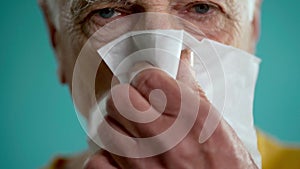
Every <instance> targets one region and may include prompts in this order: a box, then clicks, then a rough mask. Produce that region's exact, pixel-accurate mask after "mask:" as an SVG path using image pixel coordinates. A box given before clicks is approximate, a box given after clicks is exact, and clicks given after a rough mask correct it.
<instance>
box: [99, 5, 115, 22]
mask: <svg viewBox="0 0 300 169" xmlns="http://www.w3.org/2000/svg"><path fill="white" fill-rule="evenodd" d="M98 15H99V16H100V17H102V18H104V19H109V18H112V17H114V16H117V15H118V12H116V11H115V9H114V8H103V9H100V10H99V11H98Z"/></svg>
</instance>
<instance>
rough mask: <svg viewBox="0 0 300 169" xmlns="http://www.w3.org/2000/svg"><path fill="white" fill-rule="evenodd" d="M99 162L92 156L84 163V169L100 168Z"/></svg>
mask: <svg viewBox="0 0 300 169" xmlns="http://www.w3.org/2000/svg"><path fill="white" fill-rule="evenodd" d="M100 166H101V164H99V163H98V160H97V158H96V156H92V157H90V158H89V159H87V161H86V162H85V164H84V167H83V168H84V169H101V167H100Z"/></svg>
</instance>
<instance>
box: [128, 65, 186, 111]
mask: <svg viewBox="0 0 300 169" xmlns="http://www.w3.org/2000/svg"><path fill="white" fill-rule="evenodd" d="M131 85H132V86H133V87H134V88H135V89H136V90H137V91H138V92H139V93H140V94H141V95H142V96H143V97H144V98H145V99H146V100H147V101H148V102H149V103H151V105H152V106H153V107H154V108H155V109H157V110H158V111H161V110H162V108H164V114H165V115H170V116H176V115H177V114H178V112H179V109H180V103H181V97H180V89H179V86H178V84H177V81H176V80H175V79H173V78H172V77H171V76H169V75H168V74H167V73H165V72H164V71H162V70H159V69H157V68H150V69H146V70H143V71H140V72H139V73H138V74H137V75H136V76H135V77H134V78H133V80H132V82H131Z"/></svg>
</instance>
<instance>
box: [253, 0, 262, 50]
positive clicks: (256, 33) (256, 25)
mask: <svg viewBox="0 0 300 169" xmlns="http://www.w3.org/2000/svg"><path fill="white" fill-rule="evenodd" d="M255 1H256V2H255V9H254V16H253V20H252V44H253V47H252V48H253V49H255V46H256V44H257V41H258V40H259V38H260V32H261V30H260V29H261V28H260V27H261V3H262V0H255Z"/></svg>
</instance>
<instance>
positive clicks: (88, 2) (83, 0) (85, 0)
mask: <svg viewBox="0 0 300 169" xmlns="http://www.w3.org/2000/svg"><path fill="white" fill-rule="evenodd" d="M97 2H101V3H112V2H113V3H128V2H129V0H72V2H71V12H72V13H73V14H74V15H78V14H79V13H80V12H81V11H82V10H84V9H86V8H88V7H89V6H92V5H93V4H95V3H97Z"/></svg>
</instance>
